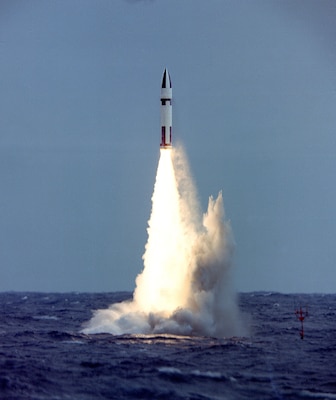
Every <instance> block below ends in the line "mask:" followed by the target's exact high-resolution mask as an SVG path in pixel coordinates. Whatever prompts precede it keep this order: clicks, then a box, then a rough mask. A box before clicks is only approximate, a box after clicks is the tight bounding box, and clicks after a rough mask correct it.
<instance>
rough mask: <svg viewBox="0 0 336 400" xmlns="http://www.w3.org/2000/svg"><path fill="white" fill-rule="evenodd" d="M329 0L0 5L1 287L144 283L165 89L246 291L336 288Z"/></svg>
mask: <svg viewBox="0 0 336 400" xmlns="http://www.w3.org/2000/svg"><path fill="white" fill-rule="evenodd" d="M335 20H336V3H335V2H334V1H333V0H320V1H317V0H316V1H311V0H305V1H303V0H296V1H289V0H283V1H274V0H268V1H266V0H253V1H250V0H239V1H237V0H209V1H205V0H183V1H181V0H170V1H162V0H138V1H137V0H128V1H127V0H113V1H110V0H100V1H93V0H91V1H89V0H58V1H51V0H47V1H46V0H2V1H1V2H0V60H1V62H0V290H1V291H9V290H15V291H45V292H49V291H56V292H67V291H88V292H109V291H119V290H133V289H134V284H135V283H134V282H135V278H136V276H137V275H138V274H139V273H140V272H141V270H142V268H143V262H142V255H143V253H144V246H145V243H146V240H147V232H146V229H147V221H148V219H149V216H150V210H151V196H152V193H153V186H154V181H155V175H156V169H157V164H158V159H159V143H160V126H159V125H160V101H159V99H160V84H161V78H162V73H163V70H164V68H165V67H167V68H168V69H169V72H170V75H171V78H172V83H173V96H174V103H173V135H174V136H173V140H174V142H175V143H181V144H182V145H183V146H184V149H185V151H186V153H187V155H188V159H189V163H190V169H191V171H192V175H193V178H194V181H195V184H196V186H197V189H198V196H199V200H200V203H201V206H202V209H203V210H204V211H205V210H206V208H207V202H208V198H209V196H210V195H214V196H217V194H218V192H219V191H220V190H222V192H223V198H224V205H225V212H226V217H227V219H229V220H230V221H231V226H232V229H233V233H234V237H235V242H236V249H235V257H234V281H235V287H236V290H237V291H238V292H249V291H257V290H258V291H259V290H262V291H280V292H285V293H287V292H328V293H332V292H335V287H336V246H335V238H336V208H335V205H336V187H335V173H336V156H335V149H336V134H335V133H336V132H335V127H336V111H335V110H336V24H335Z"/></svg>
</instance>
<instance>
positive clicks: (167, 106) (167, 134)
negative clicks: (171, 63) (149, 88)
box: [160, 68, 172, 149]
mask: <svg viewBox="0 0 336 400" xmlns="http://www.w3.org/2000/svg"><path fill="white" fill-rule="evenodd" d="M171 146H172V84H171V80H170V76H169V72H168V70H167V68H165V70H164V72H163V77H162V85H161V144H160V148H161V149H170V148H171Z"/></svg>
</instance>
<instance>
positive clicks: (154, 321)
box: [83, 148, 243, 337]
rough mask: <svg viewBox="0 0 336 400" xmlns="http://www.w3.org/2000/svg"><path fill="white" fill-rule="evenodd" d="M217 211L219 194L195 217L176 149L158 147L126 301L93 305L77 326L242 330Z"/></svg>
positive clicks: (91, 329) (227, 243)
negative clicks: (144, 237) (137, 267)
mask: <svg viewBox="0 0 336 400" xmlns="http://www.w3.org/2000/svg"><path fill="white" fill-rule="evenodd" d="M224 217H225V215H224V207H223V198H222V193H221V192H220V193H219V194H218V197H217V198H216V199H214V198H213V197H210V198H209V204H208V210H207V212H206V213H205V214H204V215H203V217H202V214H201V212H200V207H199V204H198V201H197V196H196V190H195V187H194V185H193V182H192V179H191V176H190V172H189V168H188V163H187V161H186V157H185V155H184V153H183V150H182V149H181V148H179V149H169V150H168V149H161V150H160V160H159V165H158V170H157V175H156V182H155V187H154V193H153V197H152V212H151V216H150V219H149V222H148V229H147V231H148V241H147V244H146V247H145V253H144V255H143V261H144V269H143V271H142V273H141V274H139V275H138V277H137V279H136V289H135V291H134V294H133V300H132V301H128V302H122V303H117V304H112V305H111V306H110V308H109V309H107V310H97V311H96V312H95V314H94V316H93V318H92V319H91V321H89V322H88V324H87V326H86V328H85V329H84V330H83V332H84V333H100V332H108V333H112V334H115V335H120V334H123V333H143V334H150V333H154V334H157V333H170V334H176V335H205V336H215V337H224V336H233V335H242V334H243V327H242V324H241V319H240V315H239V309H238V306H237V303H236V296H235V292H234V290H233V287H232V282H231V277H230V271H231V259H232V252H233V247H234V244H233V238H232V233H231V228H230V224H229V223H228V222H227V221H225V219H224Z"/></svg>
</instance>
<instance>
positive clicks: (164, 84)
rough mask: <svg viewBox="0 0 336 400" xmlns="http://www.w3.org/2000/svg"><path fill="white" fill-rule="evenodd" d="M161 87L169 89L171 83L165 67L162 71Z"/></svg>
mask: <svg viewBox="0 0 336 400" xmlns="http://www.w3.org/2000/svg"><path fill="white" fill-rule="evenodd" d="M161 87H162V89H171V87H172V84H171V79H170V76H169V72H168V70H167V68H165V70H164V72H163V77H162V86H161Z"/></svg>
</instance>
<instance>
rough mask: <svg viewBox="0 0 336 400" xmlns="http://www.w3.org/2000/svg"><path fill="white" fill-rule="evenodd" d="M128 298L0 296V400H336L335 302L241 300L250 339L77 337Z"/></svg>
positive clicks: (309, 297)
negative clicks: (95, 316)
mask: <svg viewBox="0 0 336 400" xmlns="http://www.w3.org/2000/svg"><path fill="white" fill-rule="evenodd" d="M131 297H132V293H128V292H118V293H99V294H88V293H62V294H58V293H17V292H9V293H0V308H1V311H0V340H1V341H0V399H1V400H5V399H6V400H9V399H13V400H26V399H36V400H42V399H43V400H44V399H48V400H56V399H57V400H58V399H62V400H63V399H64V400H65V399H71V400H76V399H78V400H86V399H87V400H89V399H90V400H91V399H169V400H171V399H176V400H178V399H190V400H208V399H233V400H240V399H241V400H245V399H249V400H250V399H336V294H333V295H322V294H279V293H264V292H262V293H260V292H257V293H241V294H239V307H240V309H241V311H242V313H243V315H244V319H245V323H246V324H247V325H248V327H249V334H248V335H247V336H246V337H226V338H221V339H218V338H217V339H216V338H212V337H192V336H174V335H164V334H160V335H121V336H113V335H111V334H104V333H101V334H94V335H85V334H83V333H81V330H82V329H83V326H84V325H83V324H84V323H85V322H87V321H88V320H90V318H91V317H92V312H93V311H94V310H96V309H105V308H108V306H109V305H111V304H112V303H115V302H120V301H123V300H125V299H128V298H131ZM300 307H301V309H302V310H303V313H304V316H305V319H304V322H303V325H304V339H301V337H300V329H301V322H300V321H299V319H298V316H297V315H296V314H295V311H296V310H298V309H299V308H300Z"/></svg>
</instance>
